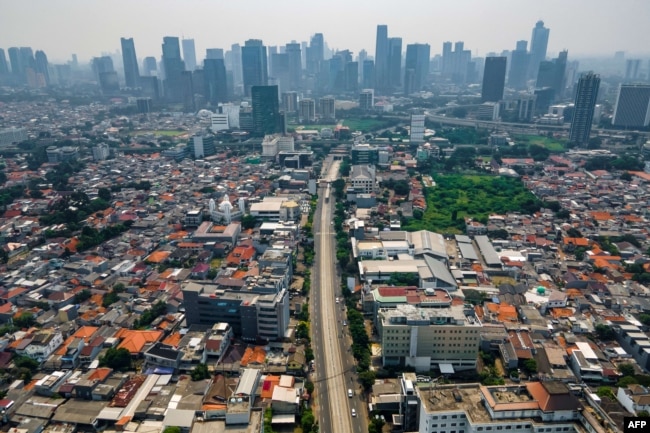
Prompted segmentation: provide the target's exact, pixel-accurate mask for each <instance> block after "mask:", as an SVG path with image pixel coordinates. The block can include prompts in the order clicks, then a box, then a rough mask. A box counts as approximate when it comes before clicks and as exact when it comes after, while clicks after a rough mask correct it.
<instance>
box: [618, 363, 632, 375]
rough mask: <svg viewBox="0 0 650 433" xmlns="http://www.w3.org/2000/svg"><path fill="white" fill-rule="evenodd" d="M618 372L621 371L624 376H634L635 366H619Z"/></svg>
mask: <svg viewBox="0 0 650 433" xmlns="http://www.w3.org/2000/svg"><path fill="white" fill-rule="evenodd" d="M618 371H620V372H621V374H622V375H623V376H634V366H633V365H632V364H627V363H625V364H619V366H618Z"/></svg>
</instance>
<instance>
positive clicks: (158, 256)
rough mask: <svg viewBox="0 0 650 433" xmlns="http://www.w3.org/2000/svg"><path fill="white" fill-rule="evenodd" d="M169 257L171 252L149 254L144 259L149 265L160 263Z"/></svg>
mask: <svg viewBox="0 0 650 433" xmlns="http://www.w3.org/2000/svg"><path fill="white" fill-rule="evenodd" d="M170 255H171V251H154V252H153V253H151V254H149V256H147V258H146V259H145V260H146V261H147V262H151V263H162V262H164V261H165V259H167V257H169V256H170Z"/></svg>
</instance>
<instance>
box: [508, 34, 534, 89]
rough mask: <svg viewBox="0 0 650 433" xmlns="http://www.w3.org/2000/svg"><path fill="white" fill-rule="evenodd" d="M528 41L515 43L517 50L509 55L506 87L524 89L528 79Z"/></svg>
mask: <svg viewBox="0 0 650 433" xmlns="http://www.w3.org/2000/svg"><path fill="white" fill-rule="evenodd" d="M529 58H530V56H529V55H528V41H517V48H516V49H515V50H514V51H513V52H512V53H511V59H510V73H509V75H508V85H509V86H510V87H512V88H513V89H515V90H522V89H525V88H526V81H527V78H528V61H529Z"/></svg>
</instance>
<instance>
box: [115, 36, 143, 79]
mask: <svg viewBox="0 0 650 433" xmlns="http://www.w3.org/2000/svg"><path fill="white" fill-rule="evenodd" d="M120 44H121V45H122V64H123V65H124V81H125V82H126V87H130V88H135V87H138V79H139V78H140V71H139V69H138V58H137V56H136V55H135V44H134V43H133V38H128V39H127V38H120Z"/></svg>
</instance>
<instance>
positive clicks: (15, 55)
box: [7, 47, 25, 82]
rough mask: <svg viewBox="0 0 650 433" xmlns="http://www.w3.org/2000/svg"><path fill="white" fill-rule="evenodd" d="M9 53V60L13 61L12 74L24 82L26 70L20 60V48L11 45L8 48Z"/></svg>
mask: <svg viewBox="0 0 650 433" xmlns="http://www.w3.org/2000/svg"><path fill="white" fill-rule="evenodd" d="M7 53H8V54H9V62H11V74H12V75H13V76H14V79H16V80H18V81H20V82H22V81H23V78H22V77H23V76H24V75H25V70H24V68H23V65H22V62H21V61H20V48H18V47H11V48H9V49H8V50H7Z"/></svg>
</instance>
